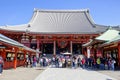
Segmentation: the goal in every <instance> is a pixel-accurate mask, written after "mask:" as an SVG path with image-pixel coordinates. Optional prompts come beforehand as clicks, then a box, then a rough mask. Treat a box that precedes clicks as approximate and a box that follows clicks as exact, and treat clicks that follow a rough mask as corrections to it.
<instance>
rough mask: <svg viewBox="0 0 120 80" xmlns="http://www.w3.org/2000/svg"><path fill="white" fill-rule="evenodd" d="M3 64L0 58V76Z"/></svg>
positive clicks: (0, 57)
mask: <svg viewBox="0 0 120 80" xmlns="http://www.w3.org/2000/svg"><path fill="white" fill-rule="evenodd" d="M3 64H4V61H3V58H2V56H0V75H1V74H2V72H3Z"/></svg>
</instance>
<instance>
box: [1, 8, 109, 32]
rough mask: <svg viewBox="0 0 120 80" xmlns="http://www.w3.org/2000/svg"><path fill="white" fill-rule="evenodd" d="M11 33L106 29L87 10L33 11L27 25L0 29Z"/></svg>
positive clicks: (95, 30) (102, 30) (99, 30)
mask: <svg viewBox="0 0 120 80" xmlns="http://www.w3.org/2000/svg"><path fill="white" fill-rule="evenodd" d="M1 29H7V30H12V31H14V30H15V31H26V30H28V31H29V32H35V33H55V34H56V33H60V34H64V33H66V34H68V33H73V34H80V33H81V34H82V33H83V34H91V33H100V32H104V31H105V30H106V29H107V27H105V26H99V25H96V24H95V23H94V21H93V20H92V18H91V16H90V14H89V10H87V9H85V10H39V9H36V10H34V13H33V16H32V19H31V20H30V22H29V23H28V24H25V25H22V26H20V25H18V26H8V27H2V28H1Z"/></svg>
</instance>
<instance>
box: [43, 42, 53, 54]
mask: <svg viewBox="0 0 120 80" xmlns="http://www.w3.org/2000/svg"><path fill="white" fill-rule="evenodd" d="M42 53H43V54H53V43H43V44H42Z"/></svg>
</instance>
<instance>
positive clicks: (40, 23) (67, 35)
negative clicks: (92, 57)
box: [0, 9, 119, 55]
mask: <svg viewBox="0 0 120 80" xmlns="http://www.w3.org/2000/svg"><path fill="white" fill-rule="evenodd" d="M114 28H116V29H118V28H119V27H118V26H116V27H114ZM107 29H108V26H104V25H99V24H96V23H94V21H93V19H92V17H91V16H90V13H89V10H87V9H83V10H39V9H35V10H34V12H33V16H32V18H31V20H30V21H29V22H28V23H27V24H21V25H12V26H10V25H6V26H1V27H0V33H1V34H4V35H6V36H7V37H9V38H12V39H14V40H16V41H18V42H20V43H22V44H24V45H26V46H28V47H30V48H32V49H37V50H39V51H41V52H42V53H45V54H53V55H56V54H60V53H62V52H70V53H72V54H81V53H83V51H84V50H83V49H82V45H83V44H85V43H87V42H89V41H90V40H91V39H94V38H96V37H97V36H99V35H100V34H101V33H103V32H105V31H106V30H107Z"/></svg>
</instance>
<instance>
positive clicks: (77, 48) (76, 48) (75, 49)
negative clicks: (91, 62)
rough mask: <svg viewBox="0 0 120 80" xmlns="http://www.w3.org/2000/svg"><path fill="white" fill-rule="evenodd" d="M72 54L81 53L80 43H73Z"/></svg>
mask: <svg viewBox="0 0 120 80" xmlns="http://www.w3.org/2000/svg"><path fill="white" fill-rule="evenodd" d="M73 54H82V44H80V43H73Z"/></svg>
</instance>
